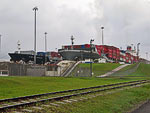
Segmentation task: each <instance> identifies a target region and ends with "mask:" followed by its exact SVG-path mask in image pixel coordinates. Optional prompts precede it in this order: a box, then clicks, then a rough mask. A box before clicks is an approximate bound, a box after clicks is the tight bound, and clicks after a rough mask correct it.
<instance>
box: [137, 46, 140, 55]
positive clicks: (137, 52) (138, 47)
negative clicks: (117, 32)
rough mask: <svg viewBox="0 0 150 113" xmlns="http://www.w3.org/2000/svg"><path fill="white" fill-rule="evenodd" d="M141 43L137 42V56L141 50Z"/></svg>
mask: <svg viewBox="0 0 150 113" xmlns="http://www.w3.org/2000/svg"><path fill="white" fill-rule="evenodd" d="M139 45H140V43H138V44H137V57H138V56H139V51H140V50H139Z"/></svg>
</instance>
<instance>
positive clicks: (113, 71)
mask: <svg viewBox="0 0 150 113" xmlns="http://www.w3.org/2000/svg"><path fill="white" fill-rule="evenodd" d="M128 65H130V64H124V65H121V66H119V67H117V68H116V69H114V70H112V71H110V72H108V73H106V74H104V75H100V76H97V77H107V76H110V75H112V74H113V73H115V72H117V71H119V70H120V69H122V68H124V67H126V66H128Z"/></svg>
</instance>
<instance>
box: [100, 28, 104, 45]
mask: <svg viewBox="0 0 150 113" xmlns="http://www.w3.org/2000/svg"><path fill="white" fill-rule="evenodd" d="M101 30H102V45H104V34H103V30H104V27H101Z"/></svg>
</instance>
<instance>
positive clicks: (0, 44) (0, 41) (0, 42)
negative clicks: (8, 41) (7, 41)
mask: <svg viewBox="0 0 150 113" xmlns="http://www.w3.org/2000/svg"><path fill="white" fill-rule="evenodd" d="M1 37H2V35H0V52H1V46H2V39H1Z"/></svg>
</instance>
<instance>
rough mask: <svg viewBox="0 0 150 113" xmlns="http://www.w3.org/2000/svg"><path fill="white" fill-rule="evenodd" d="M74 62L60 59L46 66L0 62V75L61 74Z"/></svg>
mask: <svg viewBox="0 0 150 113" xmlns="http://www.w3.org/2000/svg"><path fill="white" fill-rule="evenodd" d="M74 64H75V62H74V61H61V62H60V63H58V65H56V64H55V65H53V64H52V65H51V64H50V65H47V66H45V65H31V64H23V63H11V62H0V76H61V75H62V74H63V73H64V72H65V71H66V70H67V69H69V68H70V67H71V66H72V65H74Z"/></svg>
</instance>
